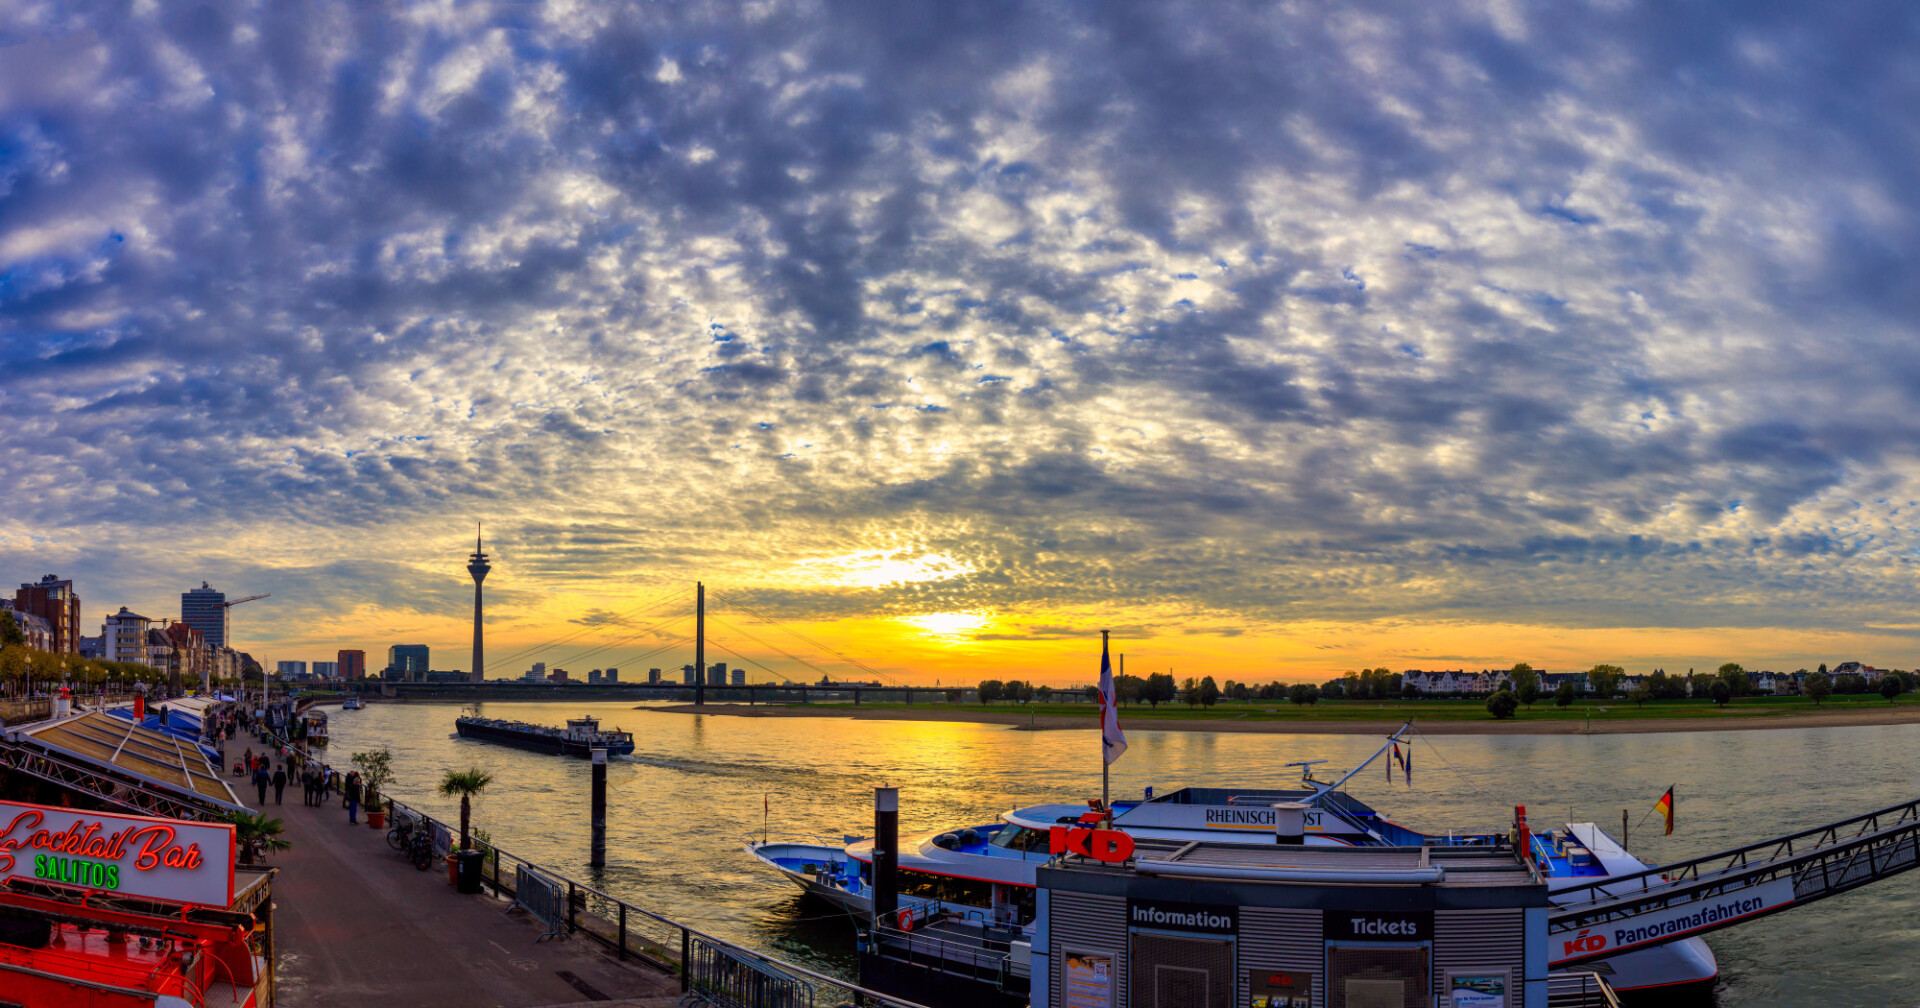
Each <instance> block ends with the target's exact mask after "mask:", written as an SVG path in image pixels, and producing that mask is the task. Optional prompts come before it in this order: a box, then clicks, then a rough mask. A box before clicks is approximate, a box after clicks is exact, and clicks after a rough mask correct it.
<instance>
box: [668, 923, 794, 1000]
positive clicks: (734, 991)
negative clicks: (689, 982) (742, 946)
mask: <svg viewBox="0 0 1920 1008" xmlns="http://www.w3.org/2000/svg"><path fill="white" fill-rule="evenodd" d="M692 953H693V963H692V979H693V989H694V990H695V991H698V992H699V993H700V995H701V996H702V997H704V998H706V999H707V1001H708V1002H710V1003H712V1004H715V1005H719V1006H721V1008H813V986H812V985H811V984H808V983H806V982H804V981H802V980H799V979H798V978H795V977H791V976H788V975H786V974H785V973H781V972H778V971H775V970H772V969H769V968H767V967H766V966H763V965H761V964H760V963H758V962H756V961H754V960H752V959H748V958H747V957H745V956H739V955H735V954H733V953H732V952H730V951H728V950H727V949H725V948H723V947H721V946H720V945H718V944H716V943H714V942H710V941H708V940H706V939H704V938H695V939H694V940H693V947H692Z"/></svg>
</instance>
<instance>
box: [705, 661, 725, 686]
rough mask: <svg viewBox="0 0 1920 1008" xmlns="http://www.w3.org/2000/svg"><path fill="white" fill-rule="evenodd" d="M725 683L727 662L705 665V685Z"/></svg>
mask: <svg viewBox="0 0 1920 1008" xmlns="http://www.w3.org/2000/svg"><path fill="white" fill-rule="evenodd" d="M726 684H727V663H726V662H715V663H713V664H712V665H709V666H707V685H709V686H725V685H726Z"/></svg>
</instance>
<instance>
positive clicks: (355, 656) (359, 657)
mask: <svg viewBox="0 0 1920 1008" xmlns="http://www.w3.org/2000/svg"><path fill="white" fill-rule="evenodd" d="M334 658H335V659H336V661H335V665H336V667H335V669H334V675H337V676H339V677H340V678H342V679H365V678H366V677H367V653H366V652H365V651H341V652H340V653H338V654H336V655H335V656H334Z"/></svg>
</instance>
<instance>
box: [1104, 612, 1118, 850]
mask: <svg viewBox="0 0 1920 1008" xmlns="http://www.w3.org/2000/svg"><path fill="white" fill-rule="evenodd" d="M1109 632H1110V631H1107V630H1102V631H1100V657H1101V658H1103V659H1104V658H1105V657H1106V655H1107V634H1108V633H1109ZM1114 692H1116V693H1117V692H1119V690H1118V689H1115V691H1114ZM1117 699H1119V698H1118V697H1106V698H1104V699H1103V706H1104V705H1105V704H1109V703H1113V702H1114V701H1115V700H1117ZM1105 713H1106V712H1105V711H1104V710H1103V711H1101V714H1102V715H1104V714H1105ZM1106 737H1107V733H1106V725H1104V724H1102V725H1101V726H1100V807H1101V808H1103V809H1105V810H1106V813H1107V822H1108V823H1109V824H1111V823H1112V822H1113V802H1112V801H1111V800H1110V798H1109V796H1108V793H1107V778H1108V777H1109V776H1110V774H1109V768H1111V767H1112V766H1113V764H1111V763H1109V762H1107V741H1106Z"/></svg>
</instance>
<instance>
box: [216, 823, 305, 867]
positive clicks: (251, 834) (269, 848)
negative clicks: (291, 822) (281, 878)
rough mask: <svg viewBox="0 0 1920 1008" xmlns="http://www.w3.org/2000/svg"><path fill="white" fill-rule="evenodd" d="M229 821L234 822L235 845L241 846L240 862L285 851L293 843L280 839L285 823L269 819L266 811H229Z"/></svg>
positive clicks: (245, 862)
mask: <svg viewBox="0 0 1920 1008" xmlns="http://www.w3.org/2000/svg"><path fill="white" fill-rule="evenodd" d="M226 819H227V822H230V823H232V824H233V832H234V837H233V839H234V845H235V846H237V847H239V848H240V863H241V864H243V865H250V864H253V863H254V860H255V859H256V858H264V857H266V856H267V855H268V854H269V853H271V852H273V851H283V850H286V849H288V848H290V847H292V846H293V845H292V844H290V843H288V842H287V841H285V840H282V839H280V832H281V830H283V829H284V828H285V825H286V824H285V823H283V822H281V821H280V820H279V819H269V818H267V814H266V813H265V812H245V811H240V812H229V813H227V817H226Z"/></svg>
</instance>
